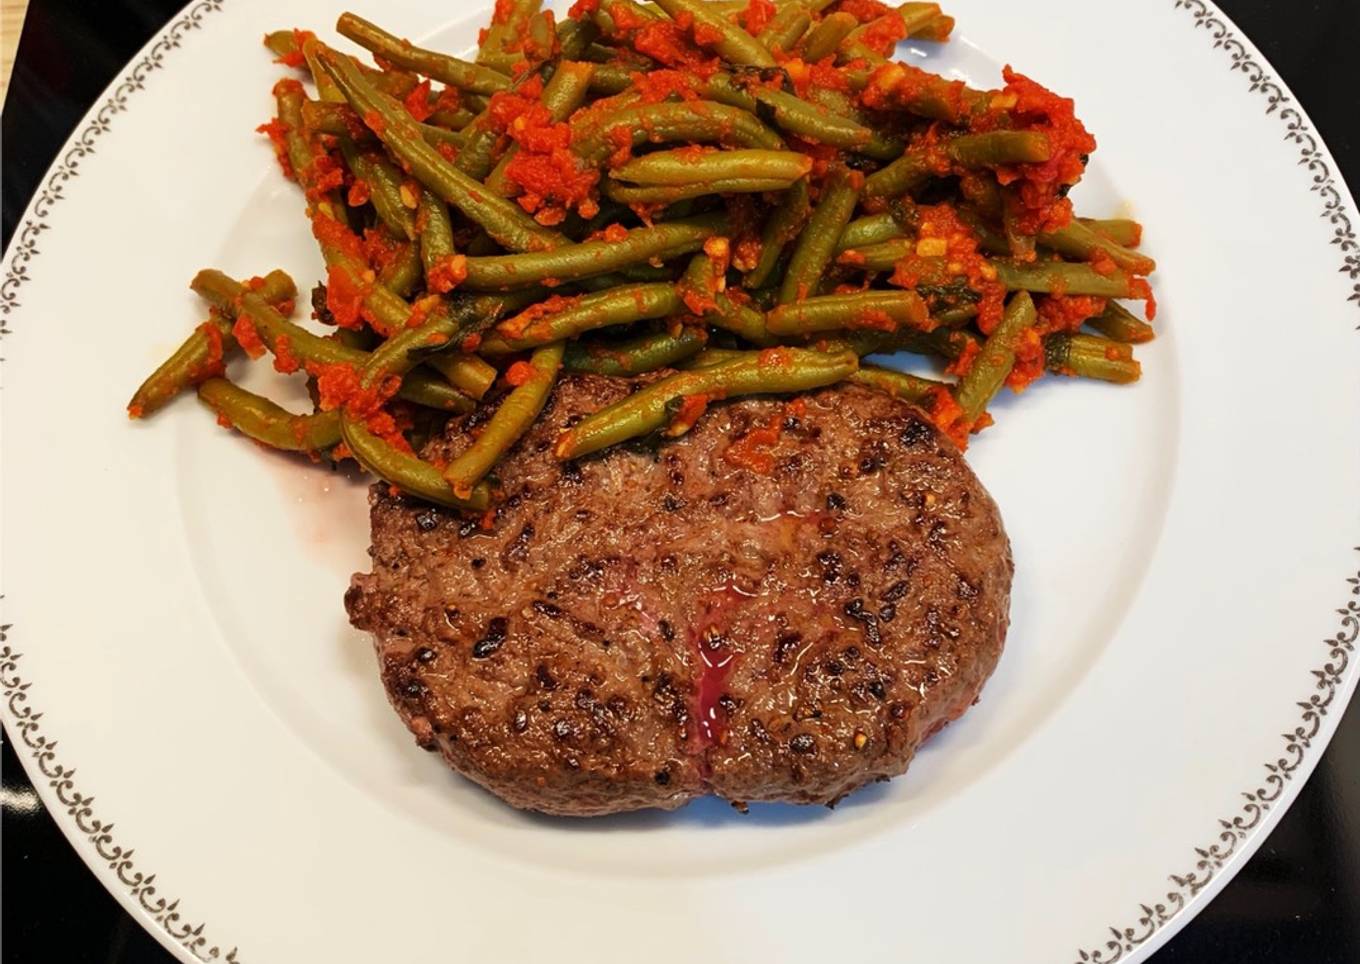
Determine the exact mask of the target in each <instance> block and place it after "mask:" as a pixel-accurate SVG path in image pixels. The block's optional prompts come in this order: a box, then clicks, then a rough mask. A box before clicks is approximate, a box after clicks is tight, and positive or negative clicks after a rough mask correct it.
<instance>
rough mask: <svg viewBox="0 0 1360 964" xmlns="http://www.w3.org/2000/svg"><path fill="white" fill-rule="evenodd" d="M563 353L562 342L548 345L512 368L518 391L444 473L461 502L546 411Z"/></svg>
mask: <svg viewBox="0 0 1360 964" xmlns="http://www.w3.org/2000/svg"><path fill="white" fill-rule="evenodd" d="M562 351H563V346H562V343H561V342H560V341H559V342H556V343H555V344H552V345H545V346H544V347H542V348H539V349H538V350H537V351H535V352H534V353H533V354H532V355H530V356H529V360H528V361H527V362H517V363H516V364H515V365H514V366H513V367H511V369H510V372H509V374H508V375H507V376H506V377H507V378H517V379H518V380H516V381H513V382H512V384H513V385H514V386H515V388H514V390H513V391H512V392H510V394H509V395H507V396H505V398H504V400H502V401H501V404H500V407H499V408H497V409H496V412H495V414H494V415H492V416H491V420H490V421H489V422H487V423H486V426H485V427H484V428H483V429H482V433H481V434H480V435H478V436H477V437H476V438H475V439H473V441H472V444H471V445H469V446H468V447H467V448H466V449H464V450H463V452H462V454H460V455H459V456H458V457H457V458H455V459H454V460H453V461H452V462H450V463H449V464H448V467H447V468H445V469H444V479H445V481H447V482H448V483H449V485H450V486H452V487H453V493H454V495H456V496H457V497H458V498H460V499H467V498H470V497H471V495H472V487H473V486H474V485H476V484H477V483H478V482H480V481H481V480H482V479H483V478H485V477H486V475H487V473H488V472H490V471H491V469H492V468H493V467H494V466H495V464H496V462H497V461H498V460H499V459H500V458H501V456H503V455H504V454H505V453H506V452H508V451H509V450H510V449H511V448H512V447H513V446H514V444H515V443H516V442H518V441H519V439H520V437H521V436H522V435H523V434H524V433H525V432H527V431H528V430H529V426H530V425H532V424H533V423H534V419H536V418H538V413H539V412H541V411H543V406H544V405H546V404H547V402H548V395H549V394H550V393H551V392H552V387H553V383H554V382H555V381H557V370H558V369H559V368H561V367H562ZM521 366H523V368H522V369H521Z"/></svg>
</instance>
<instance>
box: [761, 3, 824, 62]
mask: <svg viewBox="0 0 1360 964" xmlns="http://www.w3.org/2000/svg"><path fill="white" fill-rule="evenodd" d="M811 26H812V13H811V11H809V10H808V9H807V8H806V7H805V6H803V5H802V4H798V3H790V4H786V5H785V6H783V7H781V8H780V10H779V12H778V13H776V14H775V15H774V16H773V17H771V18H770V22H769V23H767V24H765V28H764V29H763V30H761V31H760V33H758V34H756V39H757V40H759V41H760V42H761V43H762V44H764V45H765V49H766V50H768V51H769V52H770V53H772V54H779V53H785V52H788V51H791V50H793V47H794V45H795V44H797V43H798V40H799V38H801V37H802V36H803V34H805V33H807V31H808V28H809V27H811Z"/></svg>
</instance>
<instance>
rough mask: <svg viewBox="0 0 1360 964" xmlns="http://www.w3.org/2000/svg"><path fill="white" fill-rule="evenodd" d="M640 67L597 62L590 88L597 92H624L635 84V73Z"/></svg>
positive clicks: (610, 93) (613, 93) (608, 93)
mask: <svg viewBox="0 0 1360 964" xmlns="http://www.w3.org/2000/svg"><path fill="white" fill-rule="evenodd" d="M638 69H639V68H637V67H633V66H631V65H629V64H618V63H613V64H596V65H595V73H594V75H593V76H592V77H591V78H590V90H591V92H592V93H596V94H607V95H616V94H622V93H624V92H625V91H627V90H628V89H629V88H630V87H632V86H633V74H635V73H637V71H638Z"/></svg>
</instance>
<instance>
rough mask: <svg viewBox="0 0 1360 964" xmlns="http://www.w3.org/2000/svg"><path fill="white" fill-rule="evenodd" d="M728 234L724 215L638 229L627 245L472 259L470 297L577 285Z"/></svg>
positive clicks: (596, 243) (584, 245) (590, 244)
mask: <svg viewBox="0 0 1360 964" xmlns="http://www.w3.org/2000/svg"><path fill="white" fill-rule="evenodd" d="M726 229H727V219H726V217H725V216H724V215H714V214H709V215H704V216H701V217H697V218H688V219H686V220H682V221H668V222H666V223H664V224H658V225H656V226H654V227H650V228H634V229H633V230H631V231H629V232H628V236H627V237H626V238H624V239H623V240H621V241H609V240H606V239H604V238H600V239H596V240H593V241H583V242H581V243H580V244H568V245H566V246H565V247H561V248H558V249H556V250H555V251H540V252H535V253H531V254H515V255H490V256H488V257H484V258H468V261H467V269H468V274H467V280H465V281H464V282H463V287H464V288H466V289H467V290H469V291H493V290H497V289H507V288H514V287H518V286H520V285H526V284H534V283H536V282H539V281H547V280H556V281H559V282H560V281H575V280H576V279H578V278H587V277H590V276H591V275H596V274H604V273H605V272H608V271H617V270H619V269H620V268H624V267H628V266H629V265H634V264H640V263H641V262H644V261H647V260H649V259H651V258H654V257H657V256H659V255H663V254H664V255H667V256H674V255H677V254H685V253H688V252H690V251H694V250H696V249H698V248H700V247H702V246H703V243H704V241H705V240H707V239H708V238H710V237H712V236H713V235H715V234H719V233H721V232H722V231H724V230H726Z"/></svg>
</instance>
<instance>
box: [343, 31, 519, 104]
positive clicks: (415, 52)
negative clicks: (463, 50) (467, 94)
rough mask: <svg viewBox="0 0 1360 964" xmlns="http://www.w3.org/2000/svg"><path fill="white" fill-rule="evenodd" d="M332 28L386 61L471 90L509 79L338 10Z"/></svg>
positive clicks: (490, 88) (503, 84)
mask: <svg viewBox="0 0 1360 964" xmlns="http://www.w3.org/2000/svg"><path fill="white" fill-rule="evenodd" d="M335 29H336V30H337V31H338V32H339V33H340V34H342V35H343V36H346V37H348V38H349V39H350V40H353V41H354V42H355V43H357V44H358V45H359V46H360V47H363V48H364V49H365V50H368V51H371V52H372V53H373V54H374V55H375V56H377V57H380V58H381V59H383V60H385V61H387V62H388V63H390V64H393V65H395V66H397V67H400V68H402V69H403V70H409V71H411V73H413V74H420V75H421V76H424V77H429V78H431V79H432V80H437V81H439V82H440V83H444V84H451V85H453V86H454V87H461V88H462V89H463V90H468V91H471V92H472V93H474V94H494V93H495V92H496V91H498V90H505V89H506V88H507V87H509V86H510V79H509V78H508V77H506V76H505V74H502V73H498V72H497V71H495V70H492V69H491V68H489V67H483V66H480V65H478V64H470V63H468V62H467V61H466V60H459V59H458V58H457V57H450V56H449V55H448V54H441V53H436V52H435V51H433V50H424V49H422V48H420V47H417V46H415V45H414V44H412V43H411V42H410V41H409V40H402V39H400V38H398V37H394V36H392V34H390V33H388V32H387V31H386V30H383V29H382V28H381V27H379V26H377V25H376V24H372V23H369V22H368V21H367V20H365V19H364V18H363V17H360V16H357V15H355V14H352V13H342V14H341V15H340V19H339V20H338V21H336V24H335Z"/></svg>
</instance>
